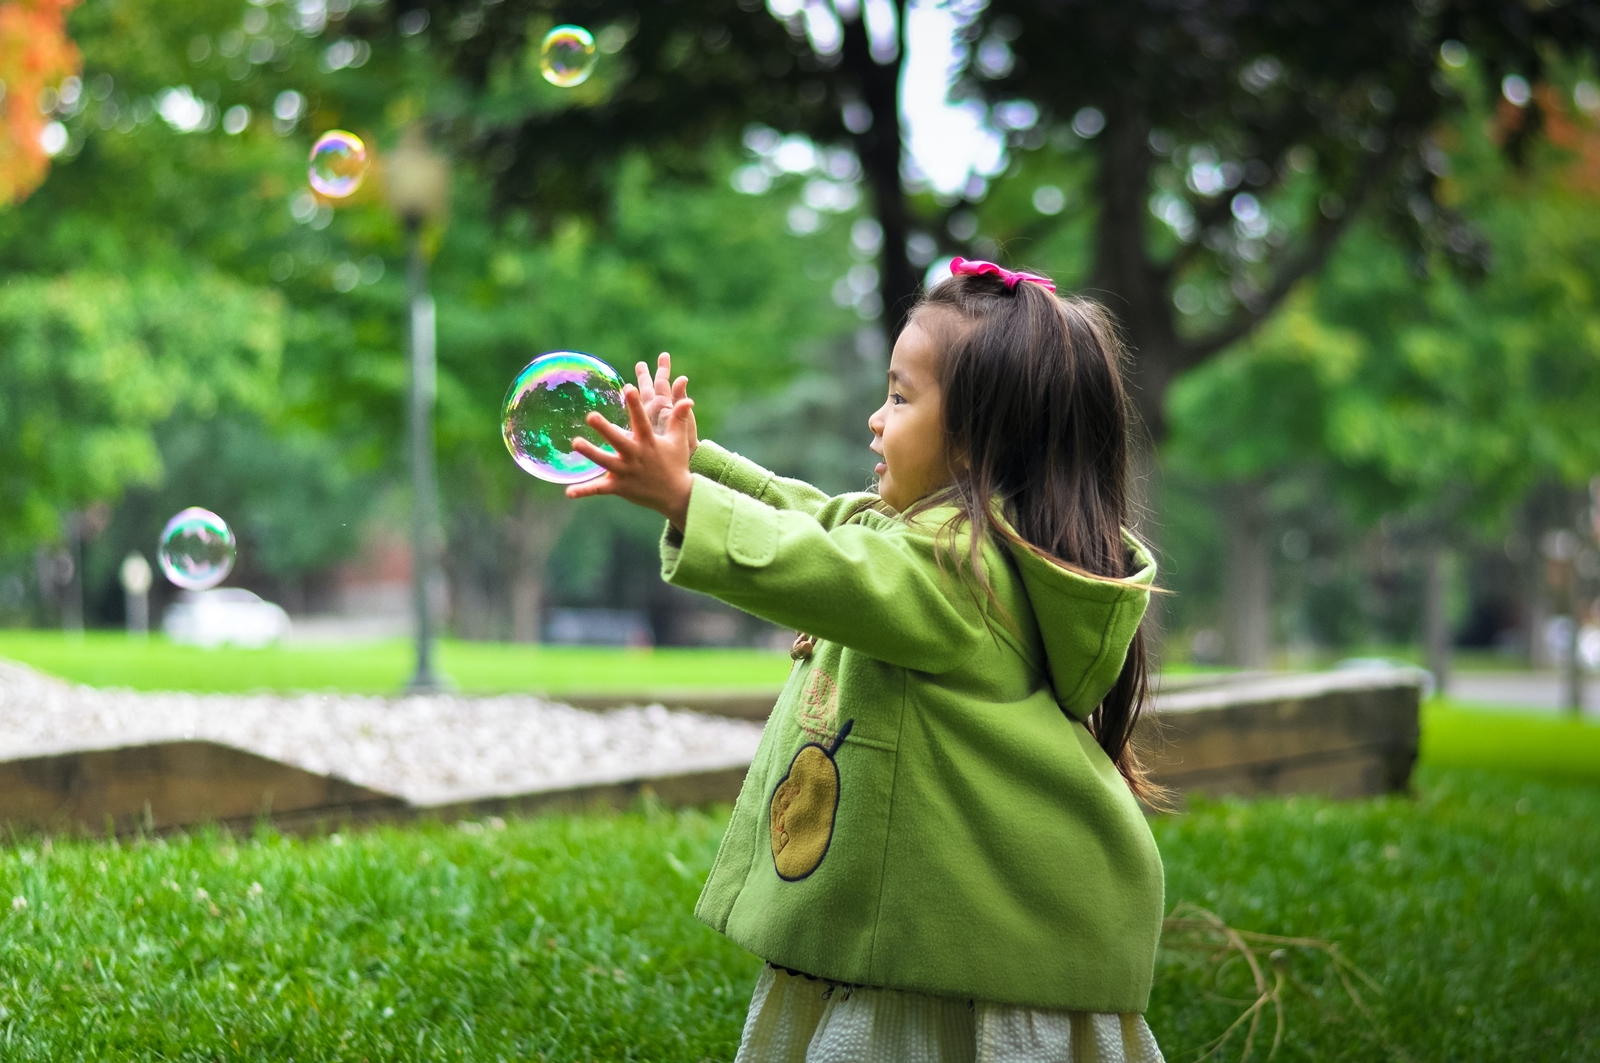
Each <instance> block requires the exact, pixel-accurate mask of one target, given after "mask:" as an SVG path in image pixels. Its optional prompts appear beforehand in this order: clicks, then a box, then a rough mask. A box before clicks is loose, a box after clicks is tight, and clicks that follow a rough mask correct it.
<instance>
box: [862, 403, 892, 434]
mask: <svg viewBox="0 0 1600 1063" xmlns="http://www.w3.org/2000/svg"><path fill="white" fill-rule="evenodd" d="M887 405H888V403H884V406H887ZM883 424H884V415H883V406H879V407H878V408H877V409H876V410H873V411H872V416H871V417H868V418H867V427H868V428H869V429H871V430H872V434H873V435H875V436H881V435H883Z"/></svg>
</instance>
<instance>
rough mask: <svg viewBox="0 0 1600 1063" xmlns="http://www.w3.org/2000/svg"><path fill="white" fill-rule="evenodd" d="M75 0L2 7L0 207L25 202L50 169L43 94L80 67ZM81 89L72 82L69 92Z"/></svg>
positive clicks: (23, 0)
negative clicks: (71, 12) (71, 21)
mask: <svg viewBox="0 0 1600 1063" xmlns="http://www.w3.org/2000/svg"><path fill="white" fill-rule="evenodd" d="M76 3H77V0H9V2H8V3H3V4H0V206H3V205H4V204H7V203H14V202H16V201H17V200H20V199H25V198H27V196H28V193H30V192H32V191H33V190H34V189H35V188H37V187H39V182H41V181H43V180H44V177H45V174H46V173H48V172H49V169H50V153H49V152H47V151H46V150H45V144H44V142H43V140H42V137H41V135H42V134H43V133H44V131H45V124H46V122H45V117H44V114H43V113H41V112H42V111H44V110H45V108H41V107H40V106H39V105H38V101H39V98H40V96H41V94H43V93H45V92H47V91H48V92H51V93H57V92H58V90H57V89H56V85H58V84H60V83H62V82H64V81H66V79H68V78H70V77H73V76H74V75H75V74H76V73H77V72H78V69H79V64H80V57H79V55H78V49H77V48H76V47H75V46H74V45H73V43H72V41H71V40H69V39H68V37H67V32H66V25H65V23H66V13H67V10H68V9H69V8H71V7H72V6H74V5H75V4H76ZM69 91H70V92H72V93H73V94H76V93H78V92H81V91H82V85H81V83H78V82H75V83H73V84H72V87H71V89H70V90H69Z"/></svg>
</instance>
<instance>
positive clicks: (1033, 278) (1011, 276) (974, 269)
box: [950, 258, 1056, 292]
mask: <svg viewBox="0 0 1600 1063" xmlns="http://www.w3.org/2000/svg"><path fill="white" fill-rule="evenodd" d="M950 272H951V274H953V275H964V276H968V277H978V276H982V275H983V274H986V273H987V274H993V275H994V276H996V277H999V278H1000V279H1001V280H1002V281H1003V282H1005V286H1006V287H1007V288H1010V289H1012V290H1013V291H1015V290H1016V287H1017V283H1018V282H1019V281H1028V282H1029V283H1031V284H1037V285H1038V286H1039V287H1041V288H1043V289H1044V290H1045V291H1049V292H1053V291H1055V290H1056V282H1055V281H1053V280H1051V279H1050V278H1049V277H1041V276H1039V274H1037V273H1020V272H1017V271H1014V270H1009V269H1006V268H1004V267H1003V266H997V265H995V264H994V263H993V262H982V261H979V260H978V259H974V258H953V259H951V260H950Z"/></svg>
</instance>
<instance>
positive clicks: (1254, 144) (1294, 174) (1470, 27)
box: [957, 0, 1600, 439]
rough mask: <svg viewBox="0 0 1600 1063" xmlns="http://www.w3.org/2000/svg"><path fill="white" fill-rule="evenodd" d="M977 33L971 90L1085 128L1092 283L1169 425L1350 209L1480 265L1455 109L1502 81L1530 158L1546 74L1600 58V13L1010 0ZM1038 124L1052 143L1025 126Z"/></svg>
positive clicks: (1459, 4) (1509, 145) (1316, 258)
mask: <svg viewBox="0 0 1600 1063" xmlns="http://www.w3.org/2000/svg"><path fill="white" fill-rule="evenodd" d="M974 35H975V37H976V38H977V41H976V47H975V49H974V53H975V57H976V61H975V63H974V64H973V67H972V70H973V73H974V75H976V77H975V78H974V80H973V82H972V83H971V85H970V88H966V89H963V87H961V86H958V89H957V91H958V92H960V91H969V92H970V91H982V92H983V93H984V94H985V95H987V96H988V97H989V98H991V99H993V100H996V101H1005V100H1008V99H1011V98H1016V97H1020V98H1022V99H1026V100H1028V101H1030V102H1031V103H1033V104H1034V105H1036V106H1038V107H1039V108H1040V110H1041V115H1040V119H1039V121H1040V123H1041V124H1042V126H1043V127H1044V128H1045V129H1048V130H1049V132H1050V133H1051V134H1053V135H1056V136H1058V137H1059V138H1060V142H1062V143H1064V144H1066V145H1067V146H1072V145H1073V144H1074V142H1076V143H1084V142H1085V141H1086V142H1087V144H1086V147H1087V148H1088V150H1089V152H1090V153H1091V154H1092V156H1093V159H1094V164H1095V167H1094V175H1093V178H1092V182H1093V183H1092V189H1093V195H1092V197H1091V204H1092V209H1093V210H1094V211H1095V216H1094V217H1095V220H1094V230H1093V234H1092V241H1093V244H1092V246H1093V253H1092V266H1091V268H1090V271H1089V275H1088V277H1087V280H1088V283H1089V286H1090V287H1091V289H1092V290H1094V291H1096V292H1098V293H1101V294H1102V297H1103V298H1106V299H1107V300H1108V301H1109V303H1110V305H1111V306H1112V308H1113V309H1114V310H1115V311H1116V312H1117V313H1118V315H1119V316H1120V317H1121V319H1122V322H1123V325H1124V327H1125V328H1126V329H1127V333H1128V338H1129V340H1130V342H1131V345H1132V346H1133V348H1134V350H1135V352H1136V353H1135V357H1134V362H1133V369H1134V382H1135V385H1136V388H1135V394H1136V395H1137V396H1138V401H1139V405H1140V407H1141V412H1142V413H1143V415H1144V419H1145V422H1146V424H1147V425H1148V426H1149V427H1150V430H1151V431H1152V433H1153V434H1154V435H1155V436H1156V438H1157V439H1159V438H1161V436H1162V435H1163V434H1164V428H1163V424H1164V412H1163V399H1164V395H1165V393H1166V389H1167V387H1168V386H1169V385H1170V384H1171V383H1172V382H1173V381H1174V380H1175V379H1176V378H1177V377H1178V376H1179V375H1180V374H1181V373H1183V372H1184V371H1185V370H1187V369H1190V368H1192V367H1194V366H1196V365H1199V364H1201V363H1202V362H1203V361H1204V360H1205V359H1207V358H1209V357H1210V356H1212V355H1214V354H1216V353H1218V352H1220V351H1222V350H1224V349H1225V348H1227V347H1228V346H1229V345H1231V344H1233V343H1235V342H1236V341H1238V340H1239V339H1242V338H1243V337H1245V336H1247V335H1248V334H1249V333H1250V332H1251V331H1252V330H1253V329H1254V328H1256V327H1257V326H1258V325H1259V324H1260V323H1261V322H1262V321H1263V320H1265V319H1266V318H1267V316H1268V315H1270V314H1271V313H1272V311H1273V310H1274V309H1275V308H1276V307H1277V306H1278V305H1279V304H1280V303H1281V302H1282V300H1283V299H1284V298H1285V297H1287V296H1288V294H1289V293H1290V292H1291V291H1292V290H1293V289H1294V287H1295V285H1296V283H1297V282H1298V281H1300V280H1301V279H1303V278H1306V277H1311V276H1315V275H1316V273H1317V272H1318V271H1319V270H1320V269H1321V268H1322V265H1323V264H1324V262H1325V261H1326V260H1327V258H1328V256H1329V254H1330V253H1331V251H1332V249H1333V248H1334V246H1335V244H1336V243H1337V241H1338V238H1339V236H1340V235H1341V233H1342V232H1343V231H1344V230H1345V229H1346V227H1347V226H1348V225H1350V224H1351V222H1352V221H1353V220H1354V219H1356V218H1358V217H1363V216H1365V217H1369V218H1372V219H1374V220H1378V221H1381V222H1382V224H1383V225H1384V226H1385V227H1386V229H1387V230H1388V231H1389V232H1390V233H1392V234H1394V235H1396V236H1397V237H1398V238H1399V239H1400V241H1401V242H1402V243H1403V244H1405V245H1406V246H1408V247H1409V248H1410V249H1411V250H1412V252H1413V253H1414V254H1417V255H1422V256H1428V257H1430V258H1431V260H1432V261H1433V262H1434V263H1435V264H1439V265H1443V264H1445V263H1446V262H1450V263H1452V264H1454V265H1456V266H1458V267H1465V268H1466V270H1467V271H1468V272H1469V273H1470V272H1473V271H1476V270H1481V268H1482V267H1483V264H1484V263H1485V261H1486V255H1487V254H1488V247H1487V245H1486V244H1485V242H1484V240H1483V238H1482V236H1481V234H1480V233H1479V232H1478V231H1477V230H1476V229H1475V228H1474V227H1473V226H1472V225H1470V224H1469V223H1467V221H1466V220H1465V219H1464V218H1463V216H1462V215H1461V213H1460V212H1459V211H1458V210H1457V209H1456V204H1454V203H1452V202H1450V201H1449V200H1448V197H1445V196H1442V195H1441V194H1440V193H1441V179H1442V178H1443V176H1444V173H1445V171H1444V169H1443V167H1444V166H1445V165H1447V163H1446V162H1444V161H1442V160H1443V159H1444V153H1443V150H1442V148H1441V147H1440V145H1439V144H1438V142H1437V140H1436V134H1437V132H1438V131H1439V129H1440V123H1441V121H1442V120H1444V119H1446V118H1447V117H1449V116H1451V115H1458V114H1460V113H1461V109H1462V105H1463V102H1464V100H1465V96H1464V95H1463V93H1464V92H1465V91H1466V90H1467V89H1468V88H1469V87H1473V88H1475V87H1477V86H1488V87H1489V90H1490V92H1491V93H1492V94H1493V95H1494V96H1496V97H1497V98H1498V97H1500V96H1501V95H1502V93H1503V94H1504V99H1505V100H1506V101H1507V106H1508V107H1511V108H1513V109H1519V113H1521V114H1522V115H1523V120H1521V121H1519V122H1517V123H1515V124H1514V125H1513V126H1512V127H1511V128H1510V130H1509V134H1510V135H1509V136H1507V138H1506V139H1505V142H1504V145H1505V147H1506V149H1507V150H1508V151H1509V152H1510V153H1511V154H1512V155H1513V157H1520V155H1521V154H1522V152H1523V150H1524V148H1525V147H1526V145H1527V144H1528V143H1529V142H1530V138H1531V137H1532V136H1533V135H1534V134H1535V133H1537V132H1538V130H1539V129H1540V128H1541V126H1542V123H1543V118H1544V105H1543V103H1542V102H1541V101H1540V100H1539V99H1537V98H1536V97H1534V96H1533V94H1532V92H1531V88H1530V87H1531V86H1532V85H1535V84H1537V83H1538V81H1539V79H1540V78H1541V77H1542V76H1543V75H1544V73H1545V72H1546V71H1547V70H1548V69H1550V67H1551V64H1552V63H1560V62H1562V61H1565V60H1566V59H1570V58H1573V57H1581V56H1593V55H1595V54H1596V53H1597V52H1600V9H1596V8H1595V7H1594V6H1592V5H1587V4H1562V5H1556V4H1552V5H1528V4H1524V3H1521V2H1517V0H1438V2H1433V3H1426V4H1419V3H1414V2H1411V0H1366V2H1360V3H1344V4H1332V5H1330V4H1327V3H1323V2H1321V0H1299V2H1283V0H1259V2H1252V0H1246V2H1242V3H1241V2H1235V0H1227V2H1219V3H1207V2H1202V3H1190V4H1183V5H1176V6H1175V5H1173V4H1170V3H1168V2H1167V0H1145V2H1136V3H1123V4H1103V3H1089V2H1086V0H993V2H992V3H990V4H989V5H988V6H987V8H986V9H985V11H984V12H983V14H982V16H981V18H980V21H979V22H978V23H977V24H976V25H975V27H974ZM1474 82H1475V83H1476V84H1475V85H1474V84H1473V83H1474ZM1003 105H1004V104H1003V102H1002V103H1001V106H1003ZM1030 133H1031V134H1032V138H1033V139H1032V141H1031V143H1036V144H1038V143H1040V142H1041V141H1042V140H1043V139H1044V138H1042V137H1040V136H1039V134H1038V133H1037V132H1033V131H1031V130H1030V131H1026V132H1024V133H1022V134H1021V135H1020V136H1018V137H1017V138H1016V139H1018V140H1020V141H1023V142H1025V143H1026V142H1030V141H1029V140H1028V138H1029V134H1030Z"/></svg>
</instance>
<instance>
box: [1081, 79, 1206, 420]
mask: <svg viewBox="0 0 1600 1063" xmlns="http://www.w3.org/2000/svg"><path fill="white" fill-rule="evenodd" d="M1149 133H1150V130H1149V127H1148V126H1147V124H1146V123H1145V120H1144V117H1143V115H1142V114H1141V113H1140V111H1139V109H1138V107H1137V106H1135V105H1134V104H1133V103H1132V101H1131V100H1126V99H1122V100H1117V101H1113V102H1110V103H1108V105H1107V114H1106V128H1105V131H1104V132H1103V133H1101V138H1102V139H1101V140H1100V141H1099V153H1098V156H1097V164H1098V170H1097V172H1096V175H1095V189H1096V195H1097V197H1098V199H1099V202H1100V214H1099V217H1098V218H1097V219H1096V222H1095V233H1094V269H1093V273H1092V275H1091V278H1090V291H1091V292H1092V294H1093V295H1094V296H1095V297H1096V298H1097V299H1100V300H1101V301H1103V302H1104V303H1105V304H1106V307H1107V309H1109V310H1110V311H1111V312H1112V313H1113V314H1115V315H1116V317H1117V320H1118V321H1119V322H1120V323H1121V325H1122V329H1123V335H1124V337H1125V339H1126V340H1127V343H1128V347H1129V348H1130V351H1129V353H1130V355H1131V358H1130V361H1129V364H1128V373H1127V381H1128V386H1129V394H1130V397H1131V398H1132V400H1133V404H1134V407H1135V409H1136V410H1137V412H1138V414H1139V419H1140V421H1141V423H1142V427H1143V430H1144V431H1145V432H1147V433H1149V435H1150V439H1151V441H1152V443H1153V444H1154V445H1156V446H1159V445H1160V444H1161V442H1162V441H1163V440H1165V438H1166V418H1165V415H1164V412H1163V406H1162V404H1163V401H1164V400H1165V398H1166V393H1167V387H1168V385H1169V384H1171V383H1172V379H1173V378H1174V377H1175V376H1177V374H1178V372H1179V371H1180V369H1181V368H1182V366H1181V359H1182V357H1183V348H1182V345H1181V344H1180V343H1179V340H1178V334H1177V331H1176V328H1175V326H1174V322H1173V317H1172V304H1171V301H1170V300H1169V299H1168V297H1167V279H1168V278H1167V269H1166V267H1165V266H1163V265H1157V264H1155V263H1153V262H1151V261H1150V258H1149V256H1148V254H1147V253H1146V251H1145V241H1146V233H1145V224H1146V219H1147V218H1148V217H1149V213H1150V211H1149V206H1148V204H1147V203H1146V199H1147V197H1148V196H1149V189H1150V148H1149V145H1148V143H1147V138H1148V137H1149Z"/></svg>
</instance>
